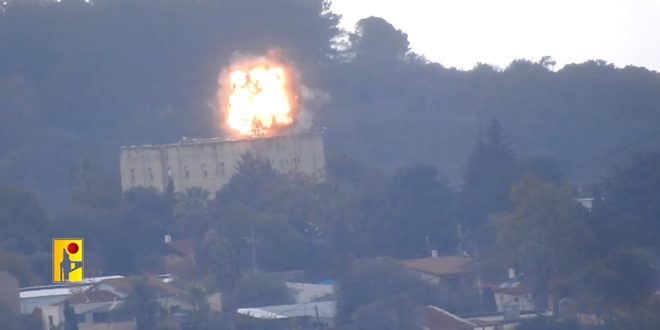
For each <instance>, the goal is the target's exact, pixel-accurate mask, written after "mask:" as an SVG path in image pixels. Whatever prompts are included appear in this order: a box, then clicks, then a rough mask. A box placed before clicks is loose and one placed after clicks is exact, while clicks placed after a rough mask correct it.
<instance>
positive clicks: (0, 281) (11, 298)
mask: <svg viewBox="0 0 660 330" xmlns="http://www.w3.org/2000/svg"><path fill="white" fill-rule="evenodd" d="M19 297H20V287H19V284H18V280H17V279H16V278H15V277H14V276H12V275H11V274H9V273H8V272H6V271H0V305H2V306H4V307H7V308H9V310H11V311H12V312H14V313H19V312H20V310H21V301H20V298H19Z"/></svg>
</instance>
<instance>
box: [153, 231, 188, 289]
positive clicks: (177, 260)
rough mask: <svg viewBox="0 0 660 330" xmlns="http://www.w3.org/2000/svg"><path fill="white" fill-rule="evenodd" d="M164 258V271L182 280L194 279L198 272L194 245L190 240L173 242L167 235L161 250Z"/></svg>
mask: <svg viewBox="0 0 660 330" xmlns="http://www.w3.org/2000/svg"><path fill="white" fill-rule="evenodd" d="M159 253H160V255H161V256H162V269H161V270H162V271H165V272H166V273H168V274H175V275H177V276H179V277H182V278H193V277H194V276H195V274H196V272H197V262H196V260H195V253H194V249H193V244H192V242H191V241H190V240H188V239H181V240H172V236H170V235H165V237H164V241H163V245H162V246H161V248H160V250H159Z"/></svg>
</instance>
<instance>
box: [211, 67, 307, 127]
mask: <svg viewBox="0 0 660 330" xmlns="http://www.w3.org/2000/svg"><path fill="white" fill-rule="evenodd" d="M291 76H292V75H291V74H290V70H287V68H286V67H285V66H284V65H282V64H279V63H275V62H273V61H270V60H266V59H258V60H252V61H246V62H242V63H238V64H234V65H232V66H231V67H230V68H229V69H228V70H227V72H226V73H225V74H224V75H223V76H222V78H221V79H222V80H224V81H221V84H222V86H223V88H224V93H222V95H223V103H224V109H225V113H226V124H227V126H229V127H230V128H231V129H233V130H235V131H237V132H238V133H240V134H241V135H249V134H253V135H262V134H265V133H266V132H267V131H268V130H270V129H274V128H276V127H279V126H286V125H290V124H291V123H293V116H294V110H295V109H294V106H293V105H294V93H293V90H292V86H293V84H292V77H291Z"/></svg>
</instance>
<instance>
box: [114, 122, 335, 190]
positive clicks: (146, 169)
mask: <svg viewBox="0 0 660 330" xmlns="http://www.w3.org/2000/svg"><path fill="white" fill-rule="evenodd" d="M247 152H250V153H252V154H253V155H254V156H256V157H258V158H261V159H265V160H268V161H269V162H270V163H271V165H272V167H273V168H274V169H275V170H277V171H279V172H281V173H287V172H300V173H304V174H306V175H308V176H310V177H311V178H312V179H314V180H323V179H324V178H325V152H324V147H323V136H322V135H321V134H316V133H307V134H298V135H285V136H277V137H268V138H260V139H244V140H234V141H222V140H215V139H211V140H188V141H183V142H180V143H176V144H167V145H158V146H131V147H123V148H122V149H121V155H120V167H121V185H122V190H123V191H127V190H129V189H131V188H136V187H153V188H155V189H157V190H158V191H161V192H163V191H165V189H166V187H167V186H168V182H170V180H171V182H172V184H173V186H174V191H175V192H183V191H185V190H186V189H188V188H192V187H199V188H202V189H205V190H207V191H208V192H209V193H211V194H212V195H213V194H214V193H215V192H217V191H218V190H220V188H221V187H222V186H223V185H224V184H226V183H227V181H229V179H230V178H231V177H232V175H234V174H235V173H236V166H237V163H238V161H239V160H240V159H241V157H242V155H243V154H245V153H247Z"/></svg>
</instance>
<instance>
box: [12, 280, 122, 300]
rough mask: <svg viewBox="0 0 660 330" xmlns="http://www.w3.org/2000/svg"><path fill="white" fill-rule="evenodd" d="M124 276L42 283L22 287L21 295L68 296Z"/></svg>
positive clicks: (23, 296)
mask: <svg viewBox="0 0 660 330" xmlns="http://www.w3.org/2000/svg"><path fill="white" fill-rule="evenodd" d="M119 278H123V276H120V275H115V276H100V277H89V278H85V279H83V281H82V282H81V283H62V284H52V285H41V286H31V287H25V288H21V292H20V297H21V299H26V298H38V297H50V296H67V295H69V296H70V295H72V294H74V293H78V292H82V291H85V290H87V289H89V288H91V287H92V286H93V285H94V284H96V283H100V282H101V281H105V280H110V279H119Z"/></svg>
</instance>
